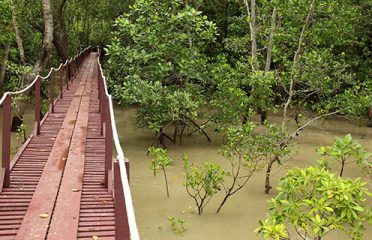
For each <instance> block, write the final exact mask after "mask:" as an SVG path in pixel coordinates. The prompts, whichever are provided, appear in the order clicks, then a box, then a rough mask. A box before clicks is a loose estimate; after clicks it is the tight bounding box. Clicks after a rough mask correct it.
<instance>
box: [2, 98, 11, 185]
mask: <svg viewBox="0 0 372 240" xmlns="http://www.w3.org/2000/svg"><path fill="white" fill-rule="evenodd" d="M11 108H12V97H11V96H10V95H7V96H6V98H5V99H4V102H3V136H2V141H3V143H2V147H3V149H2V154H1V155H2V168H4V169H5V171H4V174H5V176H4V187H9V184H10V176H9V172H10V141H11V139H10V123H11V110H12V109H11Z"/></svg>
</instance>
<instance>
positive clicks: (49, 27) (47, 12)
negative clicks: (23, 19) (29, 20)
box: [12, 0, 53, 130]
mask: <svg viewBox="0 0 372 240" xmlns="http://www.w3.org/2000/svg"><path fill="white" fill-rule="evenodd" d="M42 7H43V18H44V37H43V47H42V49H41V54H40V59H39V60H38V61H37V62H36V64H35V66H34V70H33V72H32V74H29V75H28V76H26V78H25V82H24V84H25V85H29V84H30V83H31V82H32V81H33V79H34V78H35V77H36V76H37V75H38V74H40V73H41V71H43V70H44V68H45V67H46V65H47V63H48V60H49V56H50V53H51V51H52V49H53V15H52V8H51V5H50V0H42ZM22 87H24V86H22ZM25 94H29V92H26V93H25ZM26 105H27V104H26V102H25V101H20V102H19V103H17V107H16V110H15V116H14V117H13V121H12V129H13V130H14V129H17V128H18V127H19V125H20V124H22V122H23V114H24V112H25V110H26Z"/></svg>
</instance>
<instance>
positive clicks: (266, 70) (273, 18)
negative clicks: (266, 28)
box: [265, 7, 276, 73]
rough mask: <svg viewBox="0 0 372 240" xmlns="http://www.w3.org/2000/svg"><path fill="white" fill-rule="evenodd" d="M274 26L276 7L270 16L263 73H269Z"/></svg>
mask: <svg viewBox="0 0 372 240" xmlns="http://www.w3.org/2000/svg"><path fill="white" fill-rule="evenodd" d="M275 25H276V7H274V9H273V13H272V15H271V28H270V37H269V44H268V46H267V54H266V64H265V73H266V72H268V71H270V66H271V58H272V50H273V45H274V35H275Z"/></svg>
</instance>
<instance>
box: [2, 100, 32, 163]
mask: <svg viewBox="0 0 372 240" xmlns="http://www.w3.org/2000/svg"><path fill="white" fill-rule="evenodd" d="M23 117H24V124H25V128H26V137H28V136H29V135H30V134H31V133H32V131H33V129H34V126H35V116H34V112H33V107H32V106H29V107H28V108H27V110H26V112H25V114H24V116H23ZM2 124H3V109H2V108H0V153H1V152H2V144H1V143H2V136H3V135H2V134H3V130H2V129H3V128H2ZM10 138H11V140H10V141H11V142H10V143H11V144H10V145H11V150H10V160H11V161H12V159H13V157H14V155H15V154H16V153H17V151H18V149H19V148H20V147H21V146H22V141H23V137H19V136H17V134H16V133H15V132H11V134H10ZM0 166H1V161H0Z"/></svg>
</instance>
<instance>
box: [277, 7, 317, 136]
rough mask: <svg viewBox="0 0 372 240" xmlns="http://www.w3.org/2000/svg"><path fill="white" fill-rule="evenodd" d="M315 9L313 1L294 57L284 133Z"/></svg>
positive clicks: (285, 111)
mask: <svg viewBox="0 0 372 240" xmlns="http://www.w3.org/2000/svg"><path fill="white" fill-rule="evenodd" d="M314 8H315V0H313V1H312V2H311V5H310V8H309V12H308V13H307V16H306V20H305V23H304V25H303V26H302V30H301V34H300V37H299V39H298V47H297V50H296V52H295V55H294V57H293V63H292V70H291V76H290V80H291V82H290V86H289V96H288V99H287V102H286V103H285V105H284V110H283V122H282V131H284V130H285V127H286V124H287V118H288V116H287V111H288V107H289V104H290V103H291V101H292V98H293V95H294V91H295V90H294V85H295V78H296V77H297V71H298V65H299V63H300V57H301V53H302V50H303V45H304V41H305V33H306V30H307V28H308V27H309V25H310V22H311V17H312V15H313V12H314Z"/></svg>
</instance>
